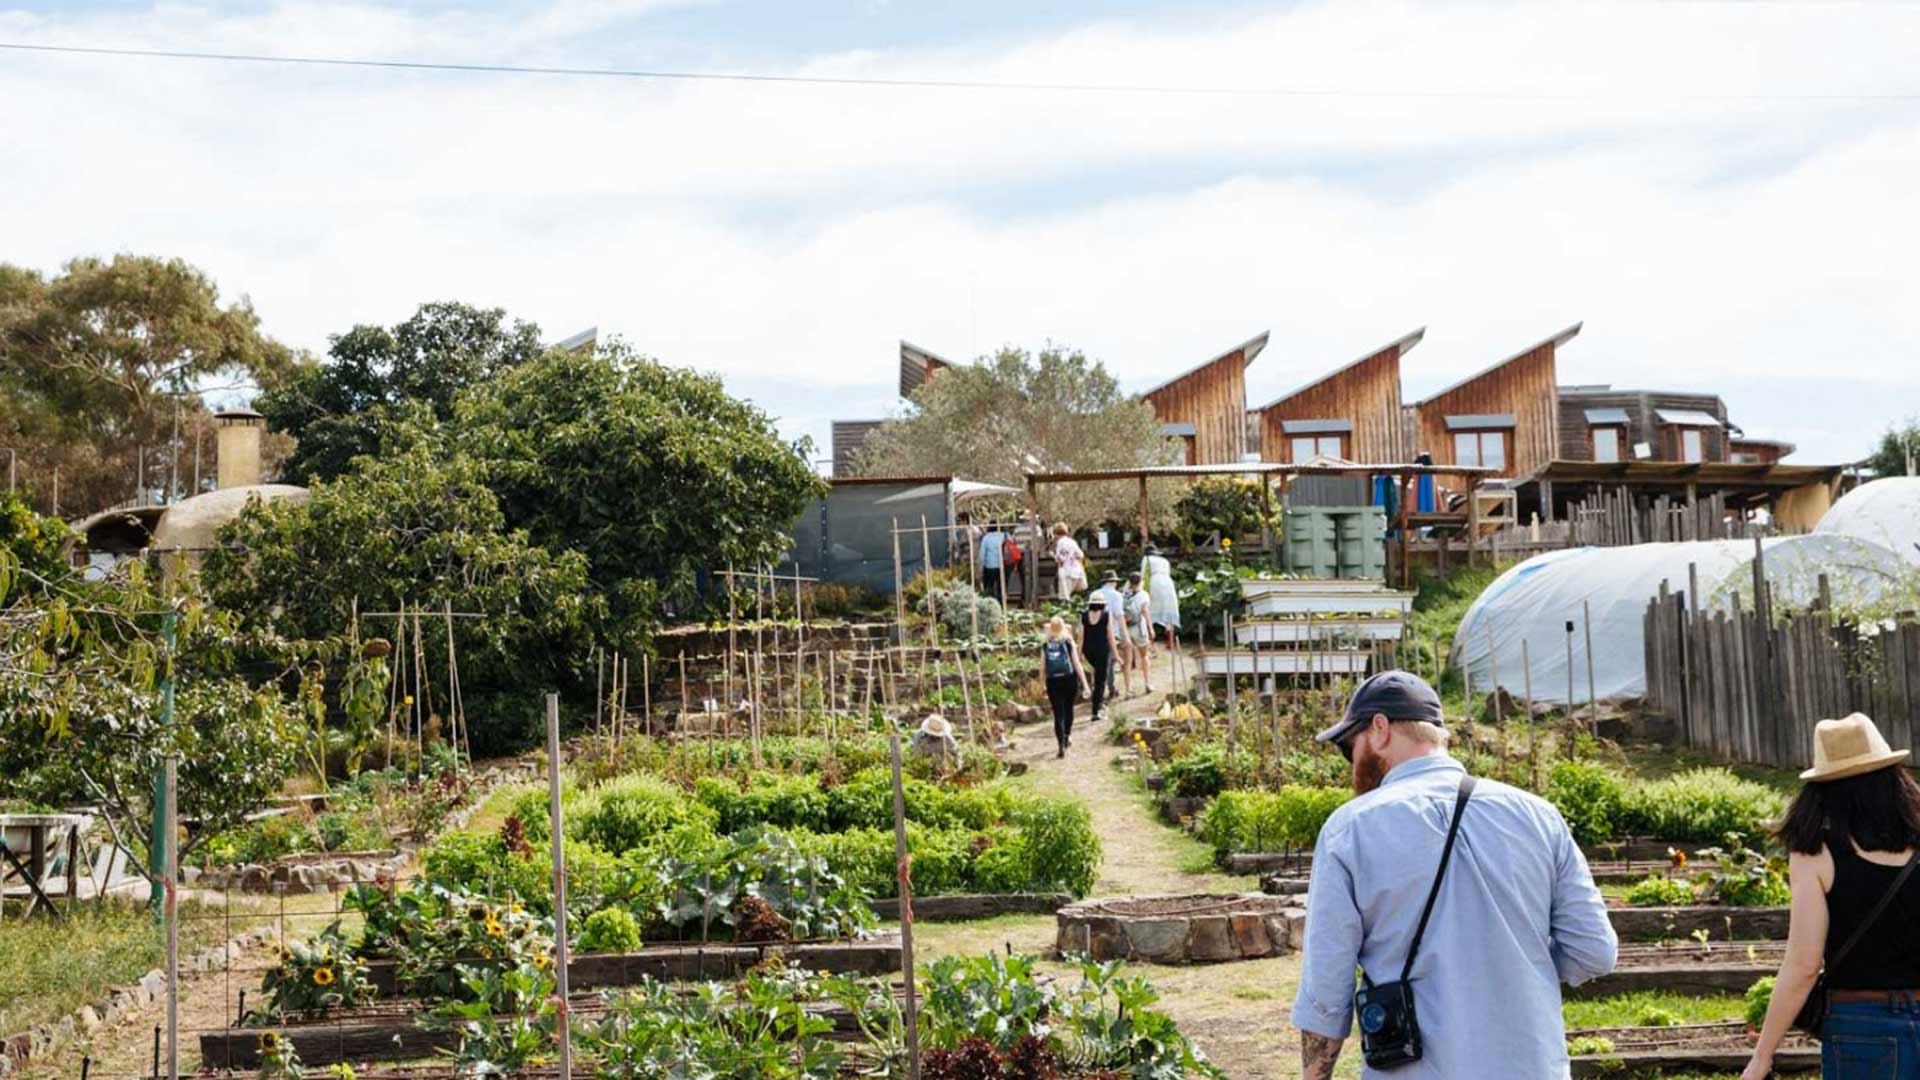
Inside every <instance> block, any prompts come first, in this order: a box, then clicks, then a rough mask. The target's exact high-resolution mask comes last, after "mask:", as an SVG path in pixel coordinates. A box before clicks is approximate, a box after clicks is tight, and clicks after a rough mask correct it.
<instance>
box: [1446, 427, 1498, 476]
mask: <svg viewBox="0 0 1920 1080" xmlns="http://www.w3.org/2000/svg"><path fill="white" fill-rule="evenodd" d="M1453 463H1454V464H1455V465H1474V466H1482V467H1485V468H1488V469H1499V470H1505V469H1506V467H1507V433H1506V432H1505V431H1456V432H1454V433H1453Z"/></svg>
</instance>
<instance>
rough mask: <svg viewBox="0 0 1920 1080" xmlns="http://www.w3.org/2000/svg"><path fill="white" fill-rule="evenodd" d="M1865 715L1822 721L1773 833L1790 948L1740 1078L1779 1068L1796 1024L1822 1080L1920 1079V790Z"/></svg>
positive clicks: (1755, 1079)
mask: <svg viewBox="0 0 1920 1080" xmlns="http://www.w3.org/2000/svg"><path fill="white" fill-rule="evenodd" d="M1908 753H1909V751H1906V750H1895V749H1893V748H1892V747H1890V746H1888V745H1887V740H1886V738H1885V737H1883V736H1882V735H1881V734H1880V729H1879V728H1877V727H1875V726H1874V724H1873V721H1872V720H1870V719H1868V718H1867V717H1866V716H1864V715H1862V714H1860V713H1854V714H1853V715H1852V716H1849V717H1847V718H1846V719H1844V720H1822V721H1820V723H1819V725H1818V726H1816V727H1815V728H1814V733H1813V768H1811V769H1808V770H1807V771H1806V772H1803V773H1801V774H1800V779H1802V780H1805V781H1806V784H1805V785H1803V786H1802V787H1801V788H1800V793H1799V794H1797V795H1795V796H1794V798H1793V803H1792V804H1791V805H1790V806H1788V807H1787V814H1786V817H1785V818H1784V819H1783V820H1782V821H1781V822H1780V824H1779V826H1778V827H1777V828H1776V830H1775V835H1776V836H1777V837H1778V838H1779V839H1780V841H1781V843H1783V844H1784V845H1786V847H1787V850H1788V851H1789V852H1790V853H1791V858H1790V873H1791V876H1792V883H1793V912H1792V917H1791V921H1790V924H1789V927H1788V931H1787V955H1786V959H1785V960H1783V961H1782V962H1781V964H1780V973H1779V975H1777V976H1776V977H1775V979H1774V984H1773V1001H1772V1003H1771V1004H1770V1005H1769V1006H1768V1008H1767V1018H1766V1022H1765V1023H1764V1024H1763V1025H1761V1028H1760V1037H1759V1041H1758V1042H1757V1043H1756V1044H1755V1045H1754V1050H1753V1058H1752V1059H1751V1060H1750V1061H1748V1062H1747V1068H1746V1071H1745V1072H1744V1073H1742V1074H1741V1077H1742V1080H1761V1078H1762V1077H1765V1076H1767V1075H1768V1074H1769V1073H1771V1072H1772V1070H1773V1055H1774V1051H1775V1050H1776V1049H1778V1048H1779V1046H1780V1040H1781V1039H1782V1038H1784V1037H1785V1036H1786V1034H1787V1029H1788V1028H1789V1027H1792V1026H1802V1027H1808V1028H1811V1029H1812V1030H1813V1032H1814V1033H1815V1034H1818V1035H1819V1036H1820V1039H1821V1045H1820V1074H1821V1075H1822V1076H1824V1077H1829V1078H1833V1077H1840V1078H1845V1080H1851V1078H1854V1077H1874V1078H1876V1080H1896V1078H1901V1077H1907V1078H1920V919H1917V918H1916V916H1920V875H1916V874H1914V873H1913V870H1914V867H1915V865H1916V863H1920V785H1916V784H1915V783H1914V781H1913V778H1912V777H1911V776H1909V775H1908V773H1907V770H1906V769H1904V768H1901V767H1900V766H1901V765H1903V764H1904V763H1905V762H1906V760H1907V757H1908Z"/></svg>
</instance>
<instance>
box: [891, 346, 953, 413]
mask: <svg viewBox="0 0 1920 1080" xmlns="http://www.w3.org/2000/svg"><path fill="white" fill-rule="evenodd" d="M952 366H953V361H951V360H948V359H947V358H946V357H944V356H941V355H940V354H938V353H935V352H932V351H930V350H927V349H923V348H921V347H920V346H918V345H915V344H914V343H913V342H911V341H908V340H907V339H905V338H901V339H900V396H901V397H904V398H910V397H912V396H913V392H914V391H915V390H918V389H920V386H921V384H923V383H925V382H926V381H927V376H929V375H931V374H933V373H934V372H936V371H938V370H940V369H941V368H950V367H952Z"/></svg>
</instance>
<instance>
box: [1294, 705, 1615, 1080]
mask: <svg viewBox="0 0 1920 1080" xmlns="http://www.w3.org/2000/svg"><path fill="white" fill-rule="evenodd" d="M1315 738H1316V739H1317V740H1318V741H1320V742H1326V743H1332V744H1333V745H1334V746H1336V747H1338V748H1339V749H1340V751H1341V753H1343V754H1345V755H1346V756H1347V759H1348V760H1349V761H1350V762H1352V771H1353V788H1354V791H1355V793H1356V797H1355V798H1354V799H1353V800H1351V801H1350V802H1348V803H1347V804H1346V805H1344V806H1342V807H1340V809H1338V810H1336V811H1334V812H1333V814H1332V816H1330V817H1328V818H1327V822H1326V824H1325V826H1323V827H1322V828H1321V830H1320V837H1319V840H1318V841H1317V842H1316V843H1315V845H1314V851H1313V882H1312V884H1311V885H1310V886H1309V887H1308V893H1307V929H1306V944H1305V948H1304V949H1303V950H1302V951H1303V956H1302V958H1301V974H1300V990H1299V994H1298V996H1297V997H1296V998H1295V999H1294V1003H1293V1015H1292V1020H1293V1024H1294V1026H1295V1027H1297V1028H1299V1029H1300V1047H1301V1065H1302V1068H1301V1073H1302V1075H1303V1076H1304V1077H1305V1078H1306V1080H1327V1078H1328V1077H1330V1076H1332V1075H1333V1067H1334V1063H1335V1062H1336V1061H1337V1060H1338V1059H1339V1057H1340V1050H1341V1047H1342V1046H1343V1045H1344V1044H1345V1042H1346V1039H1347V1034H1348V1031H1349V1029H1350V1027H1351V1026H1352V1023H1353V1019H1354V1012H1355V1009H1354V1004H1355V999H1356V998H1357V997H1362V995H1357V994H1356V993H1355V991H1354V969H1355V968H1356V967H1358V968H1359V969H1360V970H1361V973H1362V977H1363V985H1364V986H1365V987H1367V989H1366V990H1363V991H1362V994H1363V995H1364V998H1363V999H1362V1001H1361V1005H1362V1007H1361V1008H1360V1010H1359V1012H1360V1030H1361V1033H1362V1041H1363V1047H1364V1049H1365V1052H1366V1055H1367V1057H1368V1058H1369V1059H1370V1063H1369V1064H1368V1066H1367V1068H1366V1069H1365V1070H1363V1072H1362V1073H1361V1075H1362V1076H1363V1077H1371V1078H1379V1080H1385V1078H1388V1077H1391V1078H1393V1080H1442V1078H1450V1080H1451V1078H1458V1077H1466V1076H1471V1077H1475V1078H1489V1080H1503V1078H1508V1077H1511V1078H1513V1080H1521V1078H1526V1080H1538V1078H1541V1077H1565V1076H1567V1075H1568V1064H1567V1042H1566V1029H1565V1025H1564V1022H1563V1021H1562V1018H1561V1014H1560V985H1561V984H1562V983H1566V984H1568V985H1572V986H1577V985H1579V984H1580V983H1583V982H1586V981H1587V980H1589V979H1592V978H1594V977H1596V976H1599V975H1602V974H1605V973H1606V972H1609V971H1611V970H1613V966H1614V963H1615V961H1616V960H1617V958H1618V951H1619V943H1618V940H1617V939H1616V938H1615V936H1614V932H1613V926H1612V924H1611V923H1609V922H1608V920H1607V909H1606V904H1605V903H1604V901H1602V900H1601V898H1600V890H1599V889H1598V888H1597V887H1596V886H1595V885H1594V883H1593V875H1592V874H1591V873H1590V872H1589V871H1588V869H1587V860H1586V858H1585V857H1584V856H1583V855H1582V854H1581V853H1580V847H1579V845H1577V844H1575V843H1574V842H1573V835H1572V833H1571V832H1569V831H1568V829H1567V823H1566V821H1565V819H1563V818H1562V817H1561V816H1560V813H1559V811H1557V810H1555V809H1554V808H1553V806H1552V805H1551V804H1549V803H1548V802H1547V801H1546V800H1544V799H1541V798H1539V797H1538V796H1535V795H1532V794H1529V793H1527V792H1524V791H1521V790H1519V789H1517V788H1513V787H1509V786H1507V785H1505V784H1501V783H1496V782H1494V781H1491V780H1476V779H1475V778H1473V777H1470V776H1468V775H1467V771H1466V769H1464V768H1463V767H1462V766H1461V765H1460V763H1459V762H1458V761H1455V760H1454V759H1453V758H1452V757H1450V756H1449V755H1448V754H1447V730H1446V727H1445V720H1444V718H1443V717H1442V715H1441V711H1440V697H1439V695H1438V694H1436V693H1434V691H1433V687H1431V686H1429V685H1427V683H1426V681H1425V680H1423V679H1421V678H1420V677H1419V676H1417V675H1412V674H1409V673H1408V672H1405V671H1383V672H1381V673H1380V674H1378V675H1375V676H1373V677H1372V678H1370V679H1368V680H1367V681H1366V682H1364V683H1362V684H1361V685H1360V687H1359V689H1357V690H1355V691H1354V694H1353V697H1352V699H1351V700H1350V701H1349V703H1348V706H1347V711H1346V715H1345V716H1344V717H1343V718H1342V719H1341V720H1340V721H1339V722H1338V723H1336V724H1334V725H1333V726H1332V727H1329V728H1327V729H1326V730H1325V731H1322V732H1320V734H1319V735H1317V736H1315ZM1423 946H1424V947H1423ZM1408 995H1410V996H1411V1001H1412V1002H1413V1003H1416V1004H1417V1006H1418V1008H1417V1010H1414V1016H1416V1017H1417V1023H1416V1024H1415V1027H1416V1029H1417V1032H1418V1035H1417V1039H1416V1040H1415V1042H1414V1044H1413V1046H1414V1049H1413V1050H1412V1054H1411V1060H1409V1059H1408V1055H1407V1054H1406V1053H1404V1052H1403V1053H1402V1054H1401V1055H1399V1058H1398V1060H1397V1061H1392V1063H1391V1071H1387V1070H1388V1066H1389V1061H1390V1060H1391V1059H1390V1058H1389V1056H1388V1055H1387V1054H1386V1053H1384V1050H1385V1049H1386V1046H1387V1044H1388V1042H1389V1041H1390V1040H1389V1039H1387V1038H1385V1036H1387V1035H1390V1034H1391V1033H1392V1032H1391V1030H1390V1029H1391V1028H1392V1027H1393V1025H1392V1023H1391V1021H1392V1019H1393V1017H1394V1016H1395V1015H1397V1014H1396V1013H1395V1012H1394V1011H1392V1010H1391V1009H1390V1008H1389V1007H1388V1005H1390V1004H1391V1003H1392V1002H1393V1001H1395V1000H1402V999H1405V998H1406V997H1407V996H1408ZM1382 1002H1386V1003H1387V1005H1383V1004H1382ZM1376 1058H1378V1061H1377V1063H1376V1062H1375V1061H1374V1060H1373V1059H1376Z"/></svg>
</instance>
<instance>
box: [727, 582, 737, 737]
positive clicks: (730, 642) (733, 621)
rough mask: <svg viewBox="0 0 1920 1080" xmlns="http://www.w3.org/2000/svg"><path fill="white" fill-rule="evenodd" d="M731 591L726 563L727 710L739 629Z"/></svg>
mask: <svg viewBox="0 0 1920 1080" xmlns="http://www.w3.org/2000/svg"><path fill="white" fill-rule="evenodd" d="M733 589H734V576H733V564H732V563H728V564H727V674H726V687H727V708H728V709H732V708H733V703H734V701H735V700H736V699H735V698H734V696H733V662H734V655H735V652H734V635H735V634H737V633H738V632H739V629H740V616H739V614H738V613H737V612H736V611H735V609H734V597H733Z"/></svg>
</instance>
